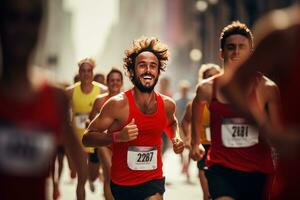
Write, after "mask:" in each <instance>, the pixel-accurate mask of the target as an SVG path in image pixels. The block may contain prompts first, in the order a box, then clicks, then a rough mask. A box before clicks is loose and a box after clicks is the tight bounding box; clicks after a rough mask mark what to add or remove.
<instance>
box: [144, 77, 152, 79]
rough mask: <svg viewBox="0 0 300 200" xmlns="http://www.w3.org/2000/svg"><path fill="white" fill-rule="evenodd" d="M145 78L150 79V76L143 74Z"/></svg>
mask: <svg viewBox="0 0 300 200" xmlns="http://www.w3.org/2000/svg"><path fill="white" fill-rule="evenodd" d="M144 78H145V79H152V77H151V76H144Z"/></svg>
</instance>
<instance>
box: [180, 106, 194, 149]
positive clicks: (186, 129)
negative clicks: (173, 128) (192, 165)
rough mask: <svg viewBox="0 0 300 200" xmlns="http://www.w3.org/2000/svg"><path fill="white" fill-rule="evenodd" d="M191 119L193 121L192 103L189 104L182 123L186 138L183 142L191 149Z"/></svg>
mask: <svg viewBox="0 0 300 200" xmlns="http://www.w3.org/2000/svg"><path fill="white" fill-rule="evenodd" d="M191 119H192V102H190V103H188V104H187V106H186V109H185V113H184V116H183V119H182V122H181V130H182V133H183V136H184V139H183V141H184V144H185V146H186V147H190V143H189V140H190V138H191Z"/></svg>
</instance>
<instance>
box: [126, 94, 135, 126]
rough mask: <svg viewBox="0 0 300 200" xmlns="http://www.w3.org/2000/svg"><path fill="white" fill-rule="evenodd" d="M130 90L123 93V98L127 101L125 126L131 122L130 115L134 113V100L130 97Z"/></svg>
mask: <svg viewBox="0 0 300 200" xmlns="http://www.w3.org/2000/svg"><path fill="white" fill-rule="evenodd" d="M131 91H132V90H131V89H130V90H127V91H126V92H124V93H125V96H126V98H127V101H128V109H129V110H128V118H127V121H126V123H125V126H126V125H127V124H128V123H129V122H130V121H131V119H132V113H133V112H134V106H135V104H134V100H133V96H132V93H131Z"/></svg>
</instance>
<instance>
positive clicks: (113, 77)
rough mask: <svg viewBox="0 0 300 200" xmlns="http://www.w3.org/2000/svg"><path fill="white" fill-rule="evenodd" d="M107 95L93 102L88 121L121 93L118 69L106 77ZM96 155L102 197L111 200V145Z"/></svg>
mask: <svg viewBox="0 0 300 200" xmlns="http://www.w3.org/2000/svg"><path fill="white" fill-rule="evenodd" d="M106 81H107V87H108V93H105V94H101V95H99V96H98V97H97V98H96V99H95V102H94V105H93V108H92V111H91V113H90V116H89V118H90V120H91V121H92V120H93V119H94V118H95V117H96V115H97V114H99V113H100V110H101V108H102V107H103V105H104V104H105V102H106V101H107V100H108V99H109V98H110V97H113V96H115V95H117V94H119V93H120V92H121V88H122V86H123V74H122V72H121V71H120V70H118V69H115V68H113V69H111V70H110V72H109V73H108V74H107V76H106ZM97 154H98V156H99V158H100V159H101V163H102V165H101V166H102V169H103V177H104V184H103V191H104V197H105V199H106V200H112V199H113V196H112V193H111V190H110V168H111V156H112V154H111V145H108V146H106V147H105V146H104V147H98V148H97Z"/></svg>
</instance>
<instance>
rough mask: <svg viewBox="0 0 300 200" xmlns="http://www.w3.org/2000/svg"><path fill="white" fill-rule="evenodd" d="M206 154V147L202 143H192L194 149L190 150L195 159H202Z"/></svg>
mask: <svg viewBox="0 0 300 200" xmlns="http://www.w3.org/2000/svg"><path fill="white" fill-rule="evenodd" d="M204 154H205V149H204V147H203V145H202V144H199V145H198V144H193V145H192V149H191V150H190V157H191V158H192V159H193V160H194V161H198V160H201V158H202V157H203V156H204Z"/></svg>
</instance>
